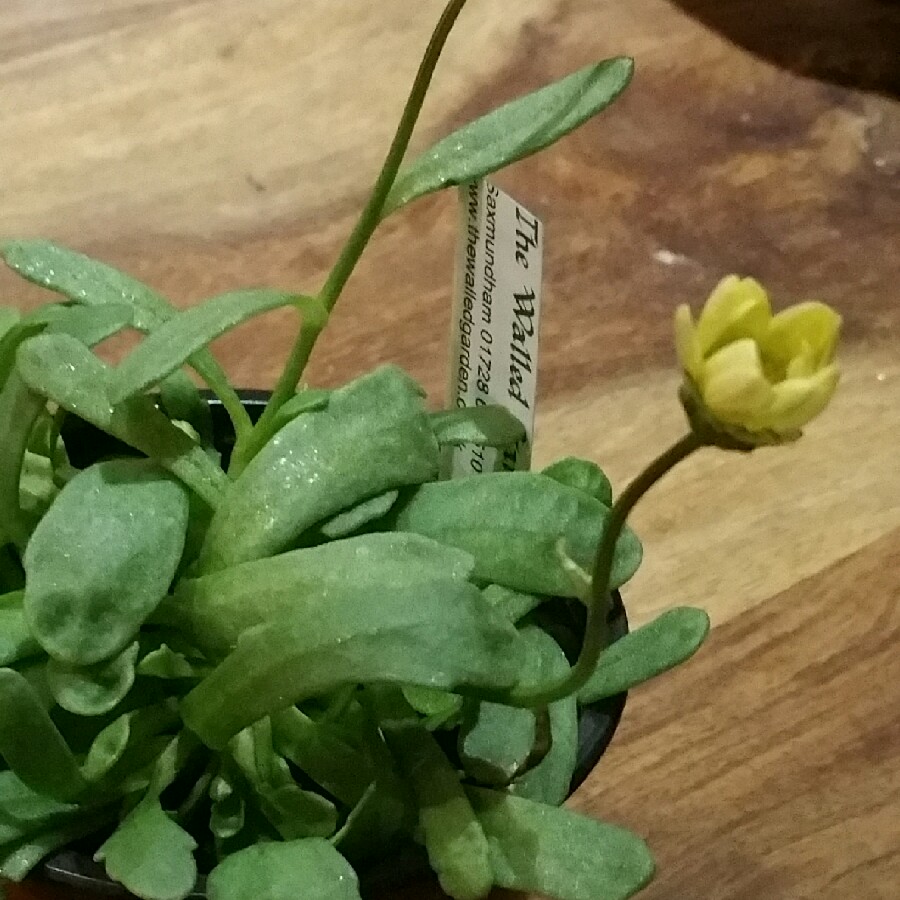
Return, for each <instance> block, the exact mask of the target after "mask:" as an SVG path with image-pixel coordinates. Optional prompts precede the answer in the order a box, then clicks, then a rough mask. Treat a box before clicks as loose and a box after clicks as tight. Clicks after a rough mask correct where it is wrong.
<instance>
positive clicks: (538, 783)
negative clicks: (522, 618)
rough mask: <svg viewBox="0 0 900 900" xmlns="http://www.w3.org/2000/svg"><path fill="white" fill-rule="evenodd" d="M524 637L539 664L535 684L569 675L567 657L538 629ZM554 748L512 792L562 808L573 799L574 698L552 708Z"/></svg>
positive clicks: (530, 629) (525, 632) (531, 629)
mask: <svg viewBox="0 0 900 900" xmlns="http://www.w3.org/2000/svg"><path fill="white" fill-rule="evenodd" d="M522 636H523V637H524V638H526V640H529V641H531V642H532V643H533V644H534V646H535V651H536V653H537V654H538V659H539V664H538V671H537V673H536V676H537V677H536V678H535V679H534V681H535V683H538V684H547V683H548V682H549V681H551V680H552V679H554V678H559V677H561V676H564V675H565V674H566V673H567V672H568V671H569V663H568V660H567V659H566V655H565V654H564V653H563V651H562V650H561V649H560V647H559V644H557V643H556V641H555V640H553V638H552V637H550V635H549V634H547V633H546V632H545V631H542V630H541V629H540V628H537V627H535V626H529V627H527V628H525V629H523V632H522ZM549 714H550V734H551V741H550V748H549V750H548V751H547V753H546V754H545V756H544V758H543V759H542V760H541V761H540V762H539V763H538V764H537V765H536V766H534V768H531V769H529V770H528V771H527V772H526V773H525V774H524V775H522V776H521V777H520V778H518V779H516V781H515V782H514V783H513V784H512V785H511V786H510V792H511V793H513V794H515V795H516V796H518V797H526V798H528V799H529V800H537V801H538V802H540V803H546V804H548V805H550V806H560V805H561V804H562V802H563V801H564V800H565V799H566V797H568V796H569V787H570V785H571V783H572V773H573V772H574V771H575V764H576V761H577V759H578V703H577V701H576V699H575V697H574V696H571V695H570V696H568V697H564V698H563V699H562V700H558V701H557V702H556V703H551V704H550V709H549Z"/></svg>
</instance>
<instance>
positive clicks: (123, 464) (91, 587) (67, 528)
mask: <svg viewBox="0 0 900 900" xmlns="http://www.w3.org/2000/svg"><path fill="white" fill-rule="evenodd" d="M187 512H188V504H187V496H186V494H185V492H184V489H183V488H182V487H181V486H180V485H179V484H178V483H177V482H175V481H174V480H172V479H171V478H169V477H168V476H167V475H166V474H165V473H164V472H163V471H162V470H160V469H159V468H158V467H157V466H155V465H154V464H153V463H151V462H150V461H147V460H111V461H108V462H104V463H98V464H97V465H94V466H91V467H90V468H89V469H85V470H84V471H83V472H81V473H79V474H78V475H77V476H76V477H75V478H73V479H72V481H70V482H69V483H68V484H67V485H66V487H65V488H63V490H62V491H61V492H60V495H59V497H57V499H56V501H55V502H54V504H53V506H51V507H50V510H49V511H48V513H47V515H46V516H44V518H43V519H42V520H41V521H40V523H39V524H38V526H37V528H36V529H35V531H34V534H33V536H32V538H31V541H30V542H29V544H28V548H27V550H26V551H25V558H24V564H25V572H26V587H25V614H26V616H27V618H28V621H29V624H30V626H31V629H32V632H33V634H34V636H35V638H36V639H37V640H38V642H39V643H40V644H41V646H42V647H43V648H44V649H45V650H46V651H47V652H48V653H49V654H50V655H51V656H52V657H54V658H55V659H58V660H60V661H61V662H64V663H69V664H72V665H91V664H92V663H97V662H100V661H102V660H105V659H109V657H111V656H113V655H115V654H117V653H119V652H120V651H121V650H122V649H123V648H124V647H125V646H126V645H127V644H128V643H130V642H131V641H132V640H133V639H134V637H135V635H136V634H137V632H138V630H139V629H140V626H141V624H142V623H143V622H144V620H145V619H146V618H147V616H148V615H149V614H150V613H151V612H152V611H153V610H154V609H155V608H156V606H157V604H158V603H159V601H160V600H161V599H162V598H163V596H165V594H166V592H167V591H168V589H169V585H170V583H171V581H172V577H173V575H174V574H175V568H176V566H177V565H178V561H179V559H180V558H181V551H182V549H183V547H184V535H185V529H186V527H187Z"/></svg>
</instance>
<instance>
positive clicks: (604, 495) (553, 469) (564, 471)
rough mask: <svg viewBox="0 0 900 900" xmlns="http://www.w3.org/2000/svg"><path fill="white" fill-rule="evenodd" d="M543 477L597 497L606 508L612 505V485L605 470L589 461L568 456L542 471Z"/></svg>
mask: <svg viewBox="0 0 900 900" xmlns="http://www.w3.org/2000/svg"><path fill="white" fill-rule="evenodd" d="M541 474H543V475H546V476H547V477H548V478H552V479H553V480H554V481H558V482H559V483H560V484H567V485H569V487H573V488H576V489H577V490H579V491H584V492H585V493H586V494H590V495H591V496H592V497H596V499H597V500H599V501H600V502H601V503H603V504H604V505H605V506H611V505H612V485H611V484H610V483H609V479H608V478H607V477H606V475H605V474H604V472H603V470H602V469H601V468H600V466H598V465H597V464H596V463H593V462H591V461H590V460H588V459H578V458H577V457H575V456H567V457H566V458H565V459H560V460H557V461H556V462H555V463H552V464H551V465H549V466H547V468H546V469H544V470H543V471H542V473H541Z"/></svg>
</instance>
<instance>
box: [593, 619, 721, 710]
mask: <svg viewBox="0 0 900 900" xmlns="http://www.w3.org/2000/svg"><path fill="white" fill-rule="evenodd" d="M707 634H709V616H708V615H707V614H706V612H705V611H704V610H702V609H695V608H694V607H691V606H682V607H676V608H675V609H670V610H668V611H667V612H664V613H663V614H662V615H661V616H659V617H658V618H656V619H654V620H653V621H652V622H648V623H647V624H646V625H642V626H641V627H640V628H637V629H635V630H634V631H632V632H630V633H629V634H626V635H624V636H623V637H621V638H619V640H617V641H616V642H615V643H614V644H611V645H610V646H609V647H607V648H606V649H605V650H604V651H603V653H601V654H600V659H599V660H598V661H597V668H596V669H595V670H594V674H593V675H591V677H590V679H589V680H588V682H587V684H585V685H584V687H583V688H582V689H581V690H580V691H579V692H578V700H579V702H580V703H593V702H594V701H596V700H602V699H603V698H604V697H613V696H615V695H616V694H621V693H622V692H623V691H627V690H629V689H630V688H633V687H635V686H636V685H638V684H641V683H642V682H644V681H649V680H650V679H651V678H655V677H656V676H657V675H660V674H662V673H663V672H666V671H668V670H669V669H672V668H674V667H675V666H677V665H679V663H683V662H684V661H685V660H686V659H690V657H691V656H693V655H694V653H696V652H697V650H698V649H699V647H700V645H701V644H702V643H703V641H704V640H706V636H707Z"/></svg>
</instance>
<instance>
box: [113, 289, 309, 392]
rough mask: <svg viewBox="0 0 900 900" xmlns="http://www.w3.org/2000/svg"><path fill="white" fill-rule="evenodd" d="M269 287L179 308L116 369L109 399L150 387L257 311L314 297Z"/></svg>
mask: <svg viewBox="0 0 900 900" xmlns="http://www.w3.org/2000/svg"><path fill="white" fill-rule="evenodd" d="M315 302H316V301H315V300H314V299H313V298H311V297H300V296H298V295H296V294H288V293H285V292H284V291H272V290H268V289H256V290H243V291H234V292H233V293H229V294H222V295H221V296H219V297H213V298H212V299H211V300H206V301H204V302H203V303H201V304H199V305H198V306H194V307H191V308H190V309H186V310H184V311H183V312H178V313H176V314H175V315H174V316H172V318H170V319H169V320H168V321H167V322H165V323H163V324H161V325H159V326H158V327H157V328H155V329H154V330H153V331H151V332H150V334H149V335H148V336H147V337H146V338H145V339H144V340H143V342H142V343H141V344H139V345H138V347H137V348H136V349H135V350H134V351H132V353H131V354H130V355H129V356H127V357H126V358H125V360H124V361H123V362H122V363H121V364H120V365H119V366H118V367H117V368H116V369H115V371H114V373H113V376H112V378H111V383H110V392H109V399H110V400H111V401H112V403H113V404H116V403H121V402H122V401H123V400H125V399H126V398H127V397H131V396H133V395H134V394H138V393H140V392H141V391H144V390H146V389H147V388H149V387H151V386H152V385H154V384H156V383H157V382H159V381H162V379H163V378H165V377H166V376H167V375H170V374H171V373H172V372H174V371H176V370H177V369H179V368H181V366H182V365H184V363H185V362H186V361H187V360H188V359H189V358H190V357H191V356H192V355H193V354H194V353H196V352H197V351H198V350H200V349H201V348H203V347H205V346H206V345H207V344H208V343H210V341H213V340H215V339H216V338H217V337H219V336H220V335H222V334H224V333H225V332H226V331H229V330H230V329H232V328H235V327H236V326H238V325H240V324H241V323H243V322H246V321H247V320H248V319H251V318H253V317H254V316H257V315H260V314H261V313H264V312H269V311H270V310H273V309H278V308H280V307H283V306H291V305H296V306H298V307H304V306H308V305H311V304H313V303H315Z"/></svg>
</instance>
